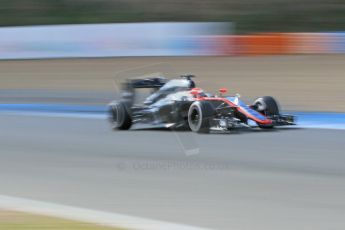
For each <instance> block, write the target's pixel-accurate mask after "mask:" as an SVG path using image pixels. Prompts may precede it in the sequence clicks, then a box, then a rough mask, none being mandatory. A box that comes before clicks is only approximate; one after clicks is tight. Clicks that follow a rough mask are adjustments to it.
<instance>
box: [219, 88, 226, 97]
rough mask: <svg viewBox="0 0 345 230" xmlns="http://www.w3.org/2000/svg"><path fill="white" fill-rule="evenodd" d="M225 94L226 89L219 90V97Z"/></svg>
mask: <svg viewBox="0 0 345 230" xmlns="http://www.w3.org/2000/svg"><path fill="white" fill-rule="evenodd" d="M226 92H228V89H227V88H220V89H219V93H220V96H223V94H224V93H226Z"/></svg>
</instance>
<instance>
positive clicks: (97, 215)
mask: <svg viewBox="0 0 345 230" xmlns="http://www.w3.org/2000/svg"><path fill="white" fill-rule="evenodd" d="M0 209H4V210H9V211H19V212H27V213H32V214H38V215H46V216H52V217H58V218H63V219H69V220H74V221H81V222H86V223H92V224H97V225H102V226H108V227H115V228H124V229H133V230H134V229H136V230H207V229H206V228H199V227H194V226H189V225H183V224H175V223H169V222H164V221H157V220H152V219H146V218H140V217H132V216H128V215H122V214H117V213H110V212H103V211H95V210H90V209H85V208H78V207H72V206H66V205H60V204H54V203H48V202H42V201H36V200H30V199H24V198H18V197H12V196H4V195H0Z"/></svg>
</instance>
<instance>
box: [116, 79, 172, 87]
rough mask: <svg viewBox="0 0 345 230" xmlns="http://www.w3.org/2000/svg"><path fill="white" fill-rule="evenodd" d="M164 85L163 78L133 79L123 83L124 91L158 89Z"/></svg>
mask: <svg viewBox="0 0 345 230" xmlns="http://www.w3.org/2000/svg"><path fill="white" fill-rule="evenodd" d="M165 83H166V79H165V78H161V77H155V78H146V79H133V80H127V82H126V83H124V87H123V88H124V89H125V90H130V89H137V88H154V89H159V88H161V87H162V86H163V85H164V84H165Z"/></svg>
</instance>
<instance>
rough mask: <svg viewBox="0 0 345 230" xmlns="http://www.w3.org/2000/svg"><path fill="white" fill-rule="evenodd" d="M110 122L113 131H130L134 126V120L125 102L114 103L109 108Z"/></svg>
mask: <svg viewBox="0 0 345 230" xmlns="http://www.w3.org/2000/svg"><path fill="white" fill-rule="evenodd" d="M109 121H110V123H111V124H112V127H113V129H119V130H128V129H130V128H131V126H132V118H131V115H130V114H129V112H128V109H127V106H126V104H125V103H123V102H114V103H112V104H110V106H109Z"/></svg>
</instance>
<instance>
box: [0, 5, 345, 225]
mask: <svg viewBox="0 0 345 230" xmlns="http://www.w3.org/2000/svg"><path fill="white" fill-rule="evenodd" d="M344 64H345V2H344V0H298V1H297V0H261V1H258V0H0V229H6V230H8V229H12V228H13V229H18V226H21V227H22V229H28V227H27V226H33V225H30V223H31V224H32V223H34V224H35V225H34V226H35V227H32V228H31V229H33V228H36V229H38V228H41V227H42V226H43V227H46V226H53V225H54V226H55V227H54V229H59V228H58V227H57V226H58V223H61V220H57V219H48V220H47V219H46V218H45V217H44V218H42V216H28V215H26V214H23V213H17V212H12V211H11V210H12V209H8V208H7V209H6V207H9V206H8V204H9V201H11V200H12V199H7V198H6V197H4V196H2V195H6V196H11V197H24V198H29V199H34V200H39V201H47V202H52V203H59V204H65V205H69V206H77V207H83V208H88V209H93V210H101V211H106V212H111V213H113V212H116V213H121V214H126V215H133V216H140V217H145V218H150V219H158V220H164V221H169V222H176V223H183V224H188V225H193V226H202V227H207V228H211V229H226V230H229V229H240V230H246V229H248V230H249V229H250V230H252V229H255V230H260V229H262V230H268V229H280V230H285V229H286V230H291V229H296V230H299V229H301V230H302V229H303V230H305V229H313V230H318V229H320V230H324V229H330V230H343V229H344V228H345V222H344V218H343V217H344V213H345V208H344V207H345V200H344V192H345V184H344V182H345V180H344V178H345V167H344V162H345V157H344V143H343V142H344V138H345V136H344V131H343V129H344V126H345V124H344V123H345V115H344V112H345V103H344V101H345V93H344V90H345V76H344V73H345V65H344ZM185 73H191V74H194V75H196V76H197V78H196V80H195V81H196V83H197V84H198V86H199V87H202V88H203V89H204V90H205V91H207V92H217V90H218V89H219V88H220V87H227V88H228V89H229V94H235V93H240V94H241V95H242V98H243V99H244V100H245V101H246V102H248V103H251V102H252V101H253V99H254V98H257V97H259V96H265V95H272V96H274V97H275V98H277V99H278V101H279V102H280V104H281V107H282V109H283V110H284V112H289V113H293V114H297V115H298V122H299V126H298V127H296V128H291V129H285V130H284V129H283V130H280V129H277V130H273V131H271V132H263V131H258V132H243V133H241V134H239V133H236V134H233V135H209V136H205V135H193V134H191V133H183V132H181V133H178V134H176V133H171V132H164V131H141V132H135V131H128V132H113V131H112V130H111V128H110V125H109V124H107V123H106V122H105V120H106V116H105V112H106V105H107V104H108V103H109V102H110V101H112V100H114V99H115V98H116V97H117V95H118V89H119V85H120V84H121V82H122V81H123V80H125V79H126V78H129V77H131V78H132V77H137V76H142V75H152V74H159V75H165V76H167V77H169V78H172V77H178V76H179V75H180V74H185ZM306 127H307V128H312V129H305V128H306ZM237 134H238V135H237ZM181 140H182V141H181ZM184 145H188V146H189V145H190V146H192V147H193V148H194V147H197V148H198V149H199V150H200V152H199V154H196V155H195V156H186V154H185V152H184V151H185V148H186V146H184ZM210 168H211V170H210ZM5 201H6V202H7V203H6V202H5ZM24 203H25V202H24ZM4 204H7V206H6V205H4ZM21 204H23V203H21ZM30 204H31V203H30ZM14 206H15V205H14ZM14 206H10V207H14ZM19 206H20V205H19ZM19 206H18V207H17V209H14V210H15V211H18V210H19V211H21V210H22V211H25V210H28V209H27V207H26V209H25V208H23V209H21V208H20V207H19ZM26 206H28V205H26ZM29 206H30V205H29ZM36 214H41V215H43V216H44V215H45V213H44V212H43V213H42V212H38V213H36ZM57 217H61V215H60V216H57ZM62 217H63V215H62ZM32 218H34V220H32ZM42 219H45V220H44V221H48V222H44V221H43V222H42ZM18 220H23V221H22V222H20V225H18ZM24 220H25V221H24ZM77 220H79V221H80V219H77ZM82 221H85V219H82ZM96 222H97V221H96ZM4 223H6V225H4ZM28 223H29V224H28ZM36 224H38V225H36ZM96 224H99V222H97V223H96ZM3 226H4V227H3ZM40 226H41V227H40ZM59 226H60V225H59ZM66 226H67V227H66ZM70 226H74V227H70ZM75 226H77V227H75ZM80 226H82V227H80ZM83 226H86V225H85V224H83V223H79V222H78V223H70V222H68V223H66V222H64V225H62V226H61V227H60V229H66V228H68V229H81V228H83ZM88 226H89V227H90V229H100V228H98V227H97V226H96V227H93V226H91V225H88ZM126 226H127V225H126ZM180 227H181V226H180ZM83 229H84V228H83ZM138 229H140V228H138ZM156 229H166V228H162V227H161V228H160V226H158V227H157V228H156ZM172 229H178V228H172ZM183 229H188V228H183ZM193 229H194V228H193Z"/></svg>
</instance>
